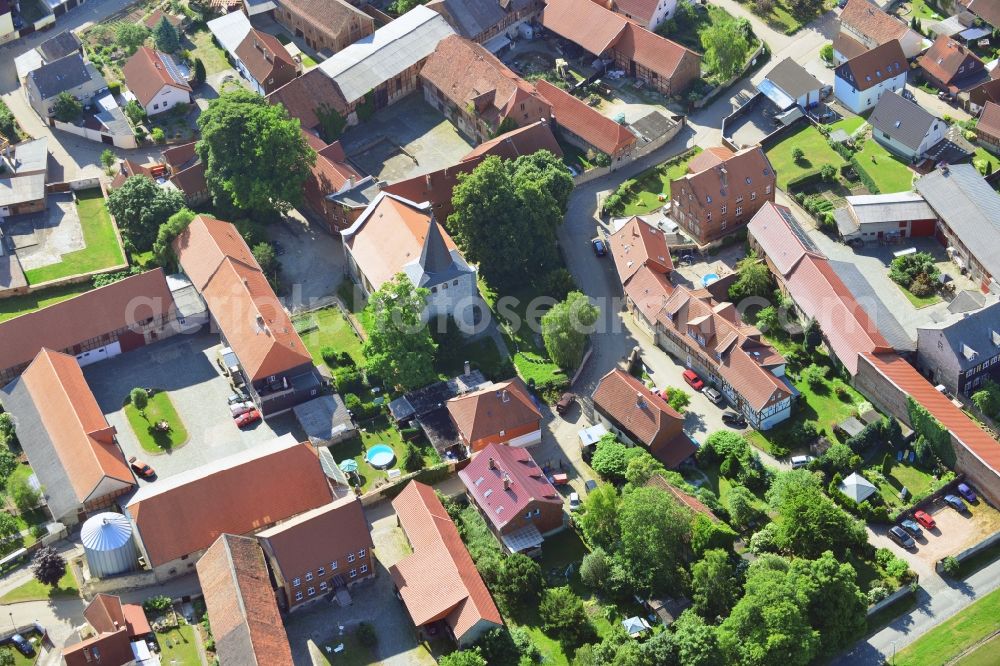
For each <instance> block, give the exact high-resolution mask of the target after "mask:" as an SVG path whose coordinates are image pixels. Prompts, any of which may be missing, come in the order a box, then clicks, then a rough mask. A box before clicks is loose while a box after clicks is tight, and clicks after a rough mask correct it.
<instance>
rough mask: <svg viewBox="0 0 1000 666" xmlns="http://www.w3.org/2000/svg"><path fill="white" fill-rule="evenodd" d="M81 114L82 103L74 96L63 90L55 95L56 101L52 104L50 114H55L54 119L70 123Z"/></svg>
mask: <svg viewBox="0 0 1000 666" xmlns="http://www.w3.org/2000/svg"><path fill="white" fill-rule="evenodd" d="M82 114H83V104H81V103H80V100H78V99H77V98H76V97H73V95H71V94H69V93H68V92H65V91H64V92H61V93H59V94H58V95H57V96H56V101H55V103H53V105H52V115H53V116H55V119H56V120H60V121H62V122H64V123H71V122H74V121H75V120H76V119H77V118H79V117H80V116H81V115H82Z"/></svg>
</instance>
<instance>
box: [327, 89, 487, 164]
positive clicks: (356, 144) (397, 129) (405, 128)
mask: <svg viewBox="0 0 1000 666" xmlns="http://www.w3.org/2000/svg"><path fill="white" fill-rule="evenodd" d="M340 142H341V144H342V145H343V146H344V150H345V152H346V153H347V157H348V159H349V160H350V161H351V162H352V163H353V164H354V165H355V166H357V168H358V169H359V170H360V171H361V172H362V173H365V174H369V175H372V176H374V177H375V178H377V179H379V180H385V181H388V182H396V181H398V180H405V179H407V178H412V177H414V176H421V175H423V174H426V173H430V172H432V171H437V170H438V169H444V168H445V167H450V166H453V165H455V164H457V163H458V161H459V160H460V159H462V158H463V157H465V155H467V154H468V153H469V152H470V151H471V150H472V148H473V146H472V144H470V143H469V142H468V141H466V140H465V139H464V138H463V137H462V135H460V134H459V133H458V130H457V129H455V126H454V125H452V124H451V123H450V122H449V121H448V119H447V118H445V117H444V116H443V115H441V113H440V112H439V111H437V110H436V109H435V108H433V107H432V106H431V105H429V104H428V103H427V102H425V101H424V98H423V96H422V95H421V94H420V93H414V94H412V95H410V96H409V97H407V98H406V99H404V100H401V101H399V102H397V103H395V104H393V105H392V106H390V107H388V108H386V109H382V110H381V111H379V112H378V113H376V114H375V115H374V116H373V117H372V118H371V119H370V120H368V121H366V122H365V123H364V124H363V125H360V126H356V127H352V128H351V129H349V130H348V131H347V132H345V133H344V135H343V136H342V137H341V139H340Z"/></svg>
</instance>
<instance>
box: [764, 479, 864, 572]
mask: <svg viewBox="0 0 1000 666" xmlns="http://www.w3.org/2000/svg"><path fill="white" fill-rule="evenodd" d="M796 471H803V470H796ZM806 474H807V475H808V474H809V473H806ZM809 476H811V475H809ZM782 478H783V480H782V481H779V482H778V484H777V486H778V488H777V489H776V488H772V489H771V491H770V492H769V493H768V501H769V502H770V504H771V506H772V508H773V509H774V510H775V511H777V513H778V515H779V517H780V520H778V521H776V523H775V524H776V525H777V528H776V538H777V545H778V547H779V548H781V549H782V550H783V551H784V552H787V553H791V554H793V555H798V556H800V557H809V558H813V557H819V556H820V555H821V554H822V553H823V551H826V550H832V551H833V552H834V553H835V554H837V555H841V556H842V555H844V554H845V553H846V552H848V551H849V550H850V549H852V548H856V547H859V546H861V545H863V544H864V543H865V542H866V541H867V535H866V534H865V528H864V525H863V524H862V523H861V522H860V521H858V520H856V519H855V518H853V517H852V516H851V515H850V514H848V513H847V512H846V511H844V510H843V509H841V508H840V507H839V506H837V505H836V504H834V502H833V500H831V499H830V498H829V497H827V496H826V494H825V493H824V492H823V491H822V489H821V488H819V487H818V483H815V482H813V481H807V480H806V479H808V478H809V477H808V476H806V475H796V474H793V473H792V472H787V473H786V474H785V475H783V476H782Z"/></svg>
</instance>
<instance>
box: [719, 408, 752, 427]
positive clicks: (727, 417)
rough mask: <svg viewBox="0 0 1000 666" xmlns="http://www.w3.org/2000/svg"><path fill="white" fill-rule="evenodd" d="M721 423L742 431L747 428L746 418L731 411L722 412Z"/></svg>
mask: <svg viewBox="0 0 1000 666" xmlns="http://www.w3.org/2000/svg"><path fill="white" fill-rule="evenodd" d="M722 422H723V423H725V424H726V425H727V426H729V427H731V428H739V429H743V428H746V427H747V420H746V418H745V417H744V416H743V415H742V414H740V413H739V412H734V411H733V410H731V409H727V410H726V411H724V412H722Z"/></svg>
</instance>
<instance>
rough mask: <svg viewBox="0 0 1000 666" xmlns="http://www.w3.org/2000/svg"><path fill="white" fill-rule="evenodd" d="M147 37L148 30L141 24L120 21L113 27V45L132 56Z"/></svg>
mask: <svg viewBox="0 0 1000 666" xmlns="http://www.w3.org/2000/svg"><path fill="white" fill-rule="evenodd" d="M147 37H149V29H148V28H146V26H144V25H142V24H141V23H130V22H128V21H122V22H121V23H118V24H116V25H115V44H117V45H118V46H119V47H120V48H121V49H122V50H124V51H125V53H127V54H128V55H132V54H133V53H135V52H136V50H137V49H138V48H139V47H140V46H142V45H143V42H145V41H146V38H147Z"/></svg>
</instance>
